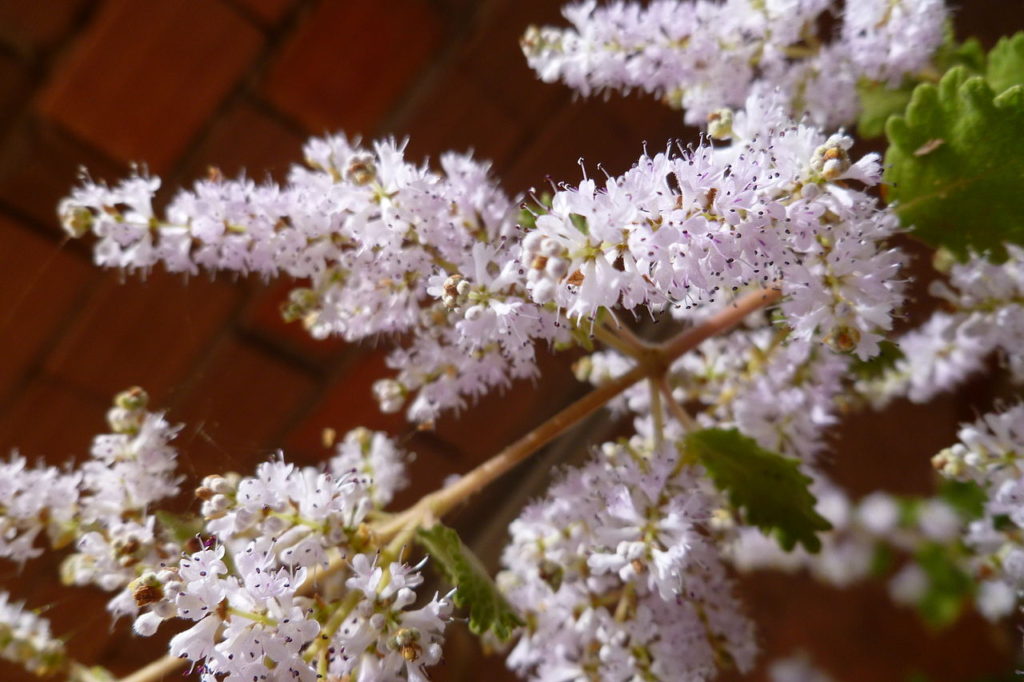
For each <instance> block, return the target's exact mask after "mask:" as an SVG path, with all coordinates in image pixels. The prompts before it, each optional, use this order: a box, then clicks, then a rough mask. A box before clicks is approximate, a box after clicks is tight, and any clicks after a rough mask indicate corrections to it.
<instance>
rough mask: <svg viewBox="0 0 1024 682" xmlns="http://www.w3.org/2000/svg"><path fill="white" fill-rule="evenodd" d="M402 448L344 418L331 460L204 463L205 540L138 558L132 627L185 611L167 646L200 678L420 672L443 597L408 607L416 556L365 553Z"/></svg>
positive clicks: (437, 635) (438, 629)
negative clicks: (223, 468)
mask: <svg viewBox="0 0 1024 682" xmlns="http://www.w3.org/2000/svg"><path fill="white" fill-rule="evenodd" d="M405 459H406V456H405V454H404V453H403V452H401V451H400V450H399V449H398V448H397V447H396V446H395V444H394V442H392V441H391V440H389V439H388V438H387V437H385V436H384V435H383V434H380V433H375V432H371V431H368V430H366V429H356V430H354V431H352V432H350V433H349V434H347V435H346V436H345V437H344V439H343V440H342V442H341V443H340V444H339V446H338V454H337V455H336V456H335V457H334V458H333V459H332V460H331V461H330V462H329V465H328V466H329V469H330V472H322V471H319V470H317V469H315V468H313V467H305V468H302V467H296V466H294V465H292V464H289V463H287V462H285V461H284V460H283V459H282V458H280V457H278V458H277V459H274V460H271V461H269V462H265V463H263V464H261V465H260V466H259V467H258V468H257V470H256V473H255V475H254V476H251V477H240V476H238V475H237V474H228V475H225V476H216V475H215V476H207V477H206V478H205V479H204V480H203V482H202V485H201V486H200V487H199V488H198V489H197V490H196V496H197V497H198V498H199V499H200V500H202V506H201V513H202V515H203V517H204V520H205V523H204V525H203V527H202V534H201V535H200V536H199V537H201V538H202V542H203V545H204V546H203V547H202V548H199V549H198V550H197V551H194V552H192V553H191V554H188V555H185V556H184V557H182V558H181V559H180V560H177V561H165V562H161V563H159V564H157V565H151V567H150V569H149V570H148V571H147V572H145V573H143V574H142V575H140V576H139V577H138V578H137V579H136V580H135V581H134V582H133V583H132V584H131V585H130V587H129V593H130V594H131V596H132V598H133V600H134V605H135V606H136V607H137V608H139V609H143V612H142V613H141V615H139V616H138V617H137V618H136V619H135V622H134V628H135V630H136V632H138V633H139V634H142V635H146V636H149V635H152V634H154V633H155V632H156V630H157V629H158V627H159V626H160V624H161V623H162V622H163V621H164V620H167V619H169V618H180V619H184V620H189V621H194V623H195V624H194V625H192V626H191V627H190V628H189V629H187V630H185V631H184V632H182V633H180V634H178V635H176V636H175V637H174V638H173V639H172V640H171V653H172V655H175V656H180V657H183V658H187V659H189V660H191V661H193V662H194V663H196V664H198V665H199V669H200V670H201V671H202V673H203V676H202V679H203V680H207V681H212V680H217V679H221V678H220V676H221V675H225V674H226V675H228V679H236V678H237V679H244V680H250V679H258V680H272V681H278V680H280V681H281V682H284V681H288V682H291V681H293V680H302V681H305V682H312V681H313V680H316V679H320V677H319V676H321V675H324V674H328V673H329V674H330V675H334V676H336V677H339V678H345V677H346V676H351V679H361V680H412V681H423V680H426V674H425V672H424V668H426V667H428V666H431V665H434V664H435V663H437V662H438V661H439V660H440V657H441V644H442V641H443V633H444V627H445V624H446V622H447V620H448V617H449V615H450V611H451V605H450V602H449V600H448V599H447V598H446V597H445V598H441V597H438V596H437V595H435V596H434V598H433V599H431V600H430V601H429V602H428V603H426V604H424V605H422V606H419V607H418V608H412V607H413V605H414V602H415V601H416V592H415V588H416V587H418V586H419V585H420V584H421V583H422V582H423V578H422V576H421V575H420V568H421V567H422V566H408V565H406V564H403V563H402V562H400V561H388V562H387V563H386V564H385V565H383V566H379V565H378V563H383V559H382V558H381V555H380V554H379V553H378V554H377V555H376V556H375V557H374V558H371V557H370V556H368V555H367V554H366V553H365V552H368V551H369V552H373V551H376V550H377V546H376V544H375V540H374V537H373V533H372V531H371V530H370V528H369V527H368V526H367V525H366V523H364V520H365V518H366V515H367V514H368V513H369V512H370V511H371V510H373V509H380V508H381V507H382V506H383V505H384V504H386V503H387V501H389V500H390V499H391V498H392V496H393V495H394V492H395V490H397V489H398V488H400V487H401V486H402V485H404V484H405V481H406V476H405V471H404V468H403V461H404V460H405ZM372 475H379V477H378V478H371V476H372ZM332 560H333V561H334V562H342V564H343V565H344V567H345V568H344V569H343V575H347V576H348V577H347V580H340V579H332V580H326V579H324V582H323V583H322V584H321V585H319V586H318V590H319V591H320V593H319V594H318V595H316V596H315V597H314V596H309V595H307V594H305V592H306V591H308V588H309V587H310V585H308V584H306V583H308V582H310V580H311V576H312V575H313V573H312V572H313V571H315V570H318V569H322V568H326V567H327V566H328V565H329V564H330V562H331V561H332Z"/></svg>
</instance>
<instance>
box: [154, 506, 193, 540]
mask: <svg viewBox="0 0 1024 682" xmlns="http://www.w3.org/2000/svg"><path fill="white" fill-rule="evenodd" d="M153 513H154V514H155V515H156V520H157V521H159V522H160V525H161V526H163V527H164V530H165V531H167V534H168V535H169V536H170V537H171V538H172V539H173V540H174V541H175V542H177V543H178V544H179V545H184V544H185V543H186V542H188V541H189V540H192V539H193V538H195V537H196V536H197V535H199V534H200V533H202V532H203V520H202V519H200V518H198V517H195V516H183V515H180V514H174V513H172V512H169V511H165V510H163V509H157V510H156V511H155V512H153Z"/></svg>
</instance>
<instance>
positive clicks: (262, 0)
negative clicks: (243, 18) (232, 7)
mask: <svg viewBox="0 0 1024 682" xmlns="http://www.w3.org/2000/svg"><path fill="white" fill-rule="evenodd" d="M237 1H238V4H239V5H241V6H242V7H245V8H246V9H247V10H249V11H250V12H252V13H253V15H255V16H256V18H257V19H258V20H259V21H261V22H262V23H264V24H266V25H273V24H276V23H277V22H278V21H280V20H281V18H282V17H283V16H284V15H285V13H287V12H288V10H289V9H291V8H292V7H293V6H294V5H295V0H237Z"/></svg>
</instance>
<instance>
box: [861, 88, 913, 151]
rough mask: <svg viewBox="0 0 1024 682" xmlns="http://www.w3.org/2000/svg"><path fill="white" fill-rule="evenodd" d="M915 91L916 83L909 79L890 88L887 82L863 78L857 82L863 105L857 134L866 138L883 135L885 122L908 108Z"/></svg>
mask: <svg viewBox="0 0 1024 682" xmlns="http://www.w3.org/2000/svg"><path fill="white" fill-rule="evenodd" d="M913 92H914V83H912V82H909V81H908V82H906V83H904V84H903V85H901V86H900V87H898V88H890V87H889V86H888V85H886V84H885V83H878V82H876V81H873V80H868V79H866V78H863V79H861V80H860V81H859V82H858V83H857V96H858V97H859V98H860V107H861V109H860V116H858V118H857V134H858V135H860V136H861V137H865V138H870V137H881V135H882V133H884V132H885V122H886V121H888V120H889V117H890V116H893V115H895V114H899V113H902V112H903V110H904V109H906V108H907V104H908V103H909V102H910V96H911V94H913Z"/></svg>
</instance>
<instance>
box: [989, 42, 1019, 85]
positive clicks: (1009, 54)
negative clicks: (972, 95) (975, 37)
mask: <svg viewBox="0 0 1024 682" xmlns="http://www.w3.org/2000/svg"><path fill="white" fill-rule="evenodd" d="M985 80H986V81H988V84H989V87H991V88H992V90H993V92H995V93H996V94H997V95H998V94H1000V93H1002V92H1005V91H1006V90H1009V89H1010V88H1012V87H1013V86H1014V85H1024V32H1021V33H1016V34H1014V35H1012V36H1008V37H1006V38H1002V39H1001V40H1000V41H999V42H998V43H996V46H995V47H993V48H992V51H991V52H989V53H988V65H987V66H986V68H985Z"/></svg>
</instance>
